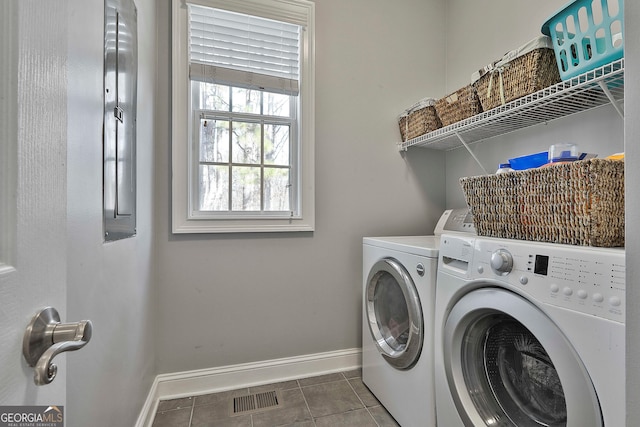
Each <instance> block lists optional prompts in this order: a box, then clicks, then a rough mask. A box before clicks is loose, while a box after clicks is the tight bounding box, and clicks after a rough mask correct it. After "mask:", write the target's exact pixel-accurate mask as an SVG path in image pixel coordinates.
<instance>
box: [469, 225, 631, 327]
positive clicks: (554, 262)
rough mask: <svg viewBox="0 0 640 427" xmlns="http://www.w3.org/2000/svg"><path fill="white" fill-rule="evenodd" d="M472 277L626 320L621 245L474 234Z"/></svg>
mask: <svg viewBox="0 0 640 427" xmlns="http://www.w3.org/2000/svg"><path fill="white" fill-rule="evenodd" d="M474 252H475V254H474V257H473V265H472V266H471V268H470V273H469V274H470V275H471V278H472V279H473V278H491V279H493V280H497V281H500V282H503V283H508V285H510V286H513V287H517V288H518V289H519V290H520V291H521V292H524V293H526V294H528V295H530V296H531V297H532V298H535V299H536V300H538V301H541V302H543V303H547V304H552V305H556V306H560V307H564V308H567V309H570V310H575V311H580V312H583V313H587V314H592V315H594V316H598V317H602V318H606V319H610V320H614V321H617V322H624V321H625V258H624V249H623V248H615V249H612V248H593V247H583V246H570V245H559V244H549V243H539V242H529V241H519V240H506V239H492V238H484V237H483V238H476V239H475V251H474Z"/></svg>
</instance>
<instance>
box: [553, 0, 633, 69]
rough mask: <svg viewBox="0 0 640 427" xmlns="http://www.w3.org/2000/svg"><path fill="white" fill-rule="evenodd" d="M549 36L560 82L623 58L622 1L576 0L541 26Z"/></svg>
mask: <svg viewBox="0 0 640 427" xmlns="http://www.w3.org/2000/svg"><path fill="white" fill-rule="evenodd" d="M542 33H543V34H545V35H547V36H549V37H551V40H552V41H553V49H554V52H555V55H556V61H557V63H558V70H559V71H560V78H562V80H569V79H571V78H573V77H575V76H577V75H579V74H582V73H585V72H587V71H590V70H593V69H595V68H598V67H601V66H603V65H606V64H608V63H610V62H613V61H615V60H618V59H620V58H622V57H623V56H624V2H623V0H576V1H573V2H571V3H569V4H568V5H566V6H565V7H564V8H562V9H561V10H560V11H559V12H558V13H556V14H555V15H553V16H552V17H551V18H549V19H548V20H547V22H545V23H544V25H543V26H542Z"/></svg>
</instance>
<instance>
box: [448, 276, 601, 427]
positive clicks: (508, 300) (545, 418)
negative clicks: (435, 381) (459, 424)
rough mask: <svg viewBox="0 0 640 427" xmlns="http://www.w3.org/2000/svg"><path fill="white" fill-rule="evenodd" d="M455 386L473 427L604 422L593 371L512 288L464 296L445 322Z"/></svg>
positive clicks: (573, 426) (596, 425)
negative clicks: (589, 370) (588, 369)
mask: <svg viewBox="0 0 640 427" xmlns="http://www.w3.org/2000/svg"><path fill="white" fill-rule="evenodd" d="M443 350H444V364H445V371H446V375H447V381H448V383H449V389H450V391H451V395H452V397H453V400H454V402H455V404H456V406H457V409H458V412H459V414H460V416H461V417H462V419H463V421H464V423H465V425H468V426H479V425H487V426H492V427H493V426H518V427H534V426H535V427H539V426H553V427H556V426H568V427H601V426H602V425H603V422H602V413H601V410H600V405H599V402H598V398H597V395H596V392H595V389H594V387H593V384H592V382H591V379H590V378H589V375H588V373H587V371H586V368H585V367H584V364H583V363H582V361H581V360H580V358H579V356H578V355H577V353H576V352H575V350H574V349H573V347H572V346H571V344H570V343H569V341H568V340H567V338H566V337H565V336H564V334H563V333H562V332H561V331H560V330H559V329H558V327H557V326H556V325H555V324H554V323H553V322H552V321H551V319H549V317H547V316H546V315H545V314H544V313H543V312H542V311H540V310H539V309H538V308H537V307H535V306H534V305H533V304H531V303H530V302H528V301H527V300H526V299H524V298H522V297H521V296H519V295H516V294H514V293H512V292H509V291H506V290H503V289H495V288H484V289H479V290H475V291H472V292H470V293H468V294H466V295H465V296H463V297H462V298H461V299H460V300H459V301H457V302H456V304H455V305H454V306H453V308H452V309H451V312H450V313H449V316H448V317H447V321H446V323H445V326H444V335H443Z"/></svg>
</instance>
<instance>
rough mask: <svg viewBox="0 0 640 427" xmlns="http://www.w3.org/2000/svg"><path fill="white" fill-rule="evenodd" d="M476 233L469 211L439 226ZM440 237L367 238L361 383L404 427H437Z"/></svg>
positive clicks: (447, 217) (445, 216)
mask: <svg viewBox="0 0 640 427" xmlns="http://www.w3.org/2000/svg"><path fill="white" fill-rule="evenodd" d="M442 230H451V231H456V230H457V231H459V232H464V233H472V232H474V229H473V224H472V223H470V218H469V215H468V212H467V210H466V209H464V210H454V211H451V210H449V211H446V212H445V213H444V214H443V215H442V217H441V220H440V221H439V222H438V225H437V226H436V231H435V233H438V234H439V233H440V232H441V231H442ZM439 243H440V237H439V236H401V237H365V238H364V239H363V296H364V298H363V322H362V380H363V382H364V384H365V385H366V386H367V387H368V388H369V389H370V390H371V392H372V393H373V394H374V395H375V396H376V397H377V399H378V400H379V401H380V403H382V405H383V406H384V407H385V408H386V409H387V411H389V413H390V414H391V415H392V416H393V417H394V418H395V419H396V421H398V423H399V424H400V425H401V426H403V427H422V426H429V427H431V426H435V406H434V405H435V401H434V384H433V348H432V343H433V302H434V299H435V279H436V269H437V266H438V246H439Z"/></svg>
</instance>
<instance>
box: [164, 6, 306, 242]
mask: <svg viewBox="0 0 640 427" xmlns="http://www.w3.org/2000/svg"><path fill="white" fill-rule="evenodd" d="M189 1H191V2H193V3H197V4H201V5H205V6H209V7H215V8H222V9H227V10H232V11H236V12H241V13H247V14H253V15H256V16H262V17H265V18H270V19H280V20H283V21H287V22H292V23H296V24H299V25H303V26H304V27H305V28H306V31H305V34H304V36H303V37H302V45H301V50H302V51H301V69H300V111H299V125H300V129H299V137H300V144H299V152H298V155H299V161H300V163H299V165H300V166H299V170H300V173H301V176H300V188H299V192H300V194H299V198H300V201H301V208H300V216H299V217H296V218H278V219H274V218H271V219H201V218H195V217H193V216H192V215H189V180H190V177H189V161H190V159H189V155H190V154H189V152H190V150H189V146H190V144H191V141H192V139H191V132H192V129H191V128H190V126H189V121H190V118H189V114H190V111H191V104H190V98H189V96H190V84H189V57H188V55H189V47H188V22H187V21H188V14H187V6H186V3H185V0H172V61H171V62H172V65H171V71H172V88H171V95H172V102H171V122H172V131H171V156H172V158H171V167H172V174H171V176H172V179H171V216H172V218H171V223H172V232H173V233H175V234H184V233H238V232H282V231H313V230H314V228H315V200H314V199H315V194H314V193H315V184H314V176H315V172H314V163H315V159H314V139H315V84H314V81H315V71H314V69H315V67H314V61H315V44H314V37H313V35H314V32H315V31H314V25H315V4H314V3H313V2H310V1H306V0H189Z"/></svg>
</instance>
